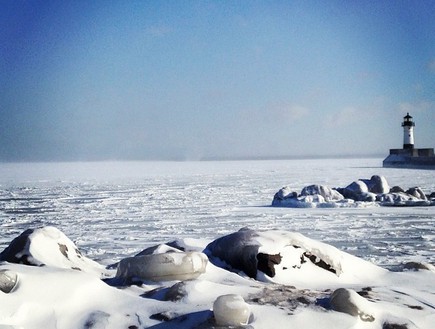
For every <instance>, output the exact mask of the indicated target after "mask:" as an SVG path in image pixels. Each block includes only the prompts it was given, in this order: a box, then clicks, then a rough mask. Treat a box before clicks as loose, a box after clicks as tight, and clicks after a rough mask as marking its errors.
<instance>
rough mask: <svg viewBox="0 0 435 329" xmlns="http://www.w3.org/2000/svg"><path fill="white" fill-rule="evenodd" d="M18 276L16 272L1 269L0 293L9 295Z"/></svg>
mask: <svg viewBox="0 0 435 329" xmlns="http://www.w3.org/2000/svg"><path fill="white" fill-rule="evenodd" d="M17 281H18V275H17V273H16V272H14V271H11V270H7V269H2V270H0V291H3V292H4V293H5V294H8V293H10V292H11V291H12V290H13V289H14V288H15V287H16V285H17Z"/></svg>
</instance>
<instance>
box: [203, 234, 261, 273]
mask: <svg viewBox="0 0 435 329" xmlns="http://www.w3.org/2000/svg"><path fill="white" fill-rule="evenodd" d="M256 235H257V233H256V232H255V231H253V230H250V229H246V228H244V229H241V230H239V231H238V232H235V233H232V234H229V235H226V236H223V237H221V238H218V239H216V240H214V241H213V242H211V243H210V244H208V245H207V247H206V248H205V250H204V253H205V254H206V255H208V256H210V257H209V259H210V261H211V262H212V263H213V262H215V260H214V259H213V257H216V258H218V259H220V260H222V261H224V262H225V263H226V264H228V265H229V266H230V268H229V269H231V268H232V269H236V270H240V271H243V272H245V274H246V275H248V276H249V277H250V278H253V279H255V278H256V277H257V264H258V260H257V254H258V249H259V247H260V246H259V245H258V243H257V242H255V241H252V239H251V238H252V237H254V236H256Z"/></svg>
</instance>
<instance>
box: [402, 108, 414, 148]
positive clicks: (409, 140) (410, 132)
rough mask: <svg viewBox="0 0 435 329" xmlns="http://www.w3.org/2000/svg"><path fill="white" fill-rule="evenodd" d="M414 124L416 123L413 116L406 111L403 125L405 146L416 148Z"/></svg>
mask: <svg viewBox="0 0 435 329" xmlns="http://www.w3.org/2000/svg"><path fill="white" fill-rule="evenodd" d="M414 126H415V123H414V121H412V116H410V115H409V113H406V116H404V117H403V122H402V127H403V148H404V149H413V148H414Z"/></svg>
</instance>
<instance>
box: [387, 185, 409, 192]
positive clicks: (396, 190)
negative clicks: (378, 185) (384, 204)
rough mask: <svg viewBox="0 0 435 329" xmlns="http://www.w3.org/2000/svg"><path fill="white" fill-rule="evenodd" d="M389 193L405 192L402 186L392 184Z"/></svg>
mask: <svg viewBox="0 0 435 329" xmlns="http://www.w3.org/2000/svg"><path fill="white" fill-rule="evenodd" d="M390 193H405V190H404V189H403V188H401V187H400V186H397V185H396V186H393V187H392V188H391V189H390Z"/></svg>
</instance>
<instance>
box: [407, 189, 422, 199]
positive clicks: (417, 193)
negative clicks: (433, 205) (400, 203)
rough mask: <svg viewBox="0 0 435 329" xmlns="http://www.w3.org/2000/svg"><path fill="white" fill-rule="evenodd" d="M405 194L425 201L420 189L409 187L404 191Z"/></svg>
mask: <svg viewBox="0 0 435 329" xmlns="http://www.w3.org/2000/svg"><path fill="white" fill-rule="evenodd" d="M406 193H407V194H409V195H412V196H413V197H416V198H417V199H420V200H427V197H426V195H425V194H424V192H423V191H422V190H421V188H420V187H411V188H410V189H408V190H407V191H406Z"/></svg>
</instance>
